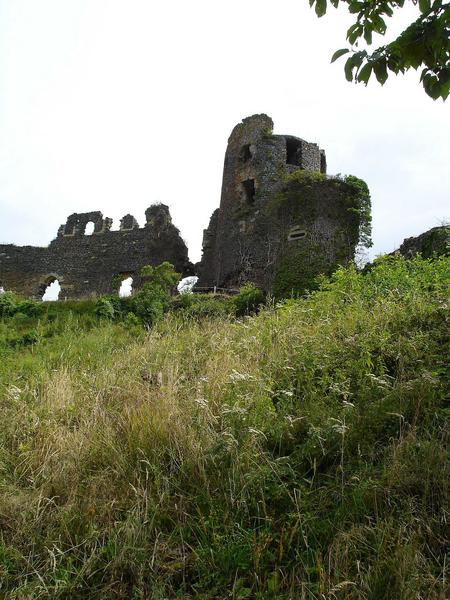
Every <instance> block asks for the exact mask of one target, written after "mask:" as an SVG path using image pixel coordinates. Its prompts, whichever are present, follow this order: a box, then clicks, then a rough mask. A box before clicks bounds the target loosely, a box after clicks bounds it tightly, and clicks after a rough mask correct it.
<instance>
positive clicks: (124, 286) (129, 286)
mask: <svg viewBox="0 0 450 600" xmlns="http://www.w3.org/2000/svg"><path fill="white" fill-rule="evenodd" d="M132 291H133V278H132V277H127V278H126V279H124V280H123V281H122V283H121V284H120V289H119V296H120V297H121V298H127V297H128V296H131V292H132Z"/></svg>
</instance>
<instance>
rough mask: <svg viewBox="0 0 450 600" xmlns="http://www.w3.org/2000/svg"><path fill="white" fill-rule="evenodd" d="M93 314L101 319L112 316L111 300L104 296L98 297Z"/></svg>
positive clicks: (111, 317)
mask: <svg viewBox="0 0 450 600" xmlns="http://www.w3.org/2000/svg"><path fill="white" fill-rule="evenodd" d="M94 312H95V314H96V315H97V316H98V317H100V318H102V319H113V318H114V307H113V305H112V302H111V300H109V299H108V298H106V297H102V298H99V299H98V300H97V302H96V304H95V308H94Z"/></svg>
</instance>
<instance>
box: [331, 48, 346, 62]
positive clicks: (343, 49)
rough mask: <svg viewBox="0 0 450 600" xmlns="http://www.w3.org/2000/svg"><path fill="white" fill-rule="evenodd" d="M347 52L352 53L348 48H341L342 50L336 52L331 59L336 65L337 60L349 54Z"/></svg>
mask: <svg viewBox="0 0 450 600" xmlns="http://www.w3.org/2000/svg"><path fill="white" fill-rule="evenodd" d="M347 52H350V50H349V49H348V48H341V49H340V50H336V52H335V53H334V54H333V56H332V57H331V62H332V63H334V61H335V60H337V59H338V58H340V57H341V56H343V55H344V54H347Z"/></svg>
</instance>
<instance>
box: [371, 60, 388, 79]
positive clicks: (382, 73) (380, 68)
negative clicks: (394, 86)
mask: <svg viewBox="0 0 450 600" xmlns="http://www.w3.org/2000/svg"><path fill="white" fill-rule="evenodd" d="M373 70H374V72H375V77H376V78H377V80H378V82H379V83H381V85H384V83H385V82H386V79H387V78H388V75H387V69H386V60H385V59H384V58H383V59H381V60H378V61H377V62H374V63H373Z"/></svg>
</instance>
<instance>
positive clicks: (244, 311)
mask: <svg viewBox="0 0 450 600" xmlns="http://www.w3.org/2000/svg"><path fill="white" fill-rule="evenodd" d="M264 302H265V295H264V292H263V291H262V290H261V289H259V288H257V287H256V286H255V285H254V284H253V283H247V284H246V285H244V287H242V288H241V289H240V290H239V294H238V295H237V296H235V298H234V305H235V307H236V315H237V316H238V317H241V316H243V315H250V314H253V313H255V312H257V310H258V308H259V307H260V306H261V305H262V304H264Z"/></svg>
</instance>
